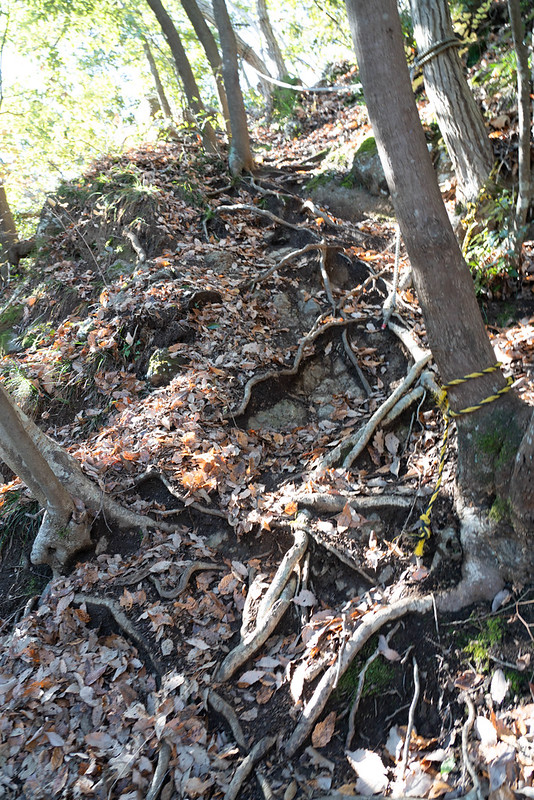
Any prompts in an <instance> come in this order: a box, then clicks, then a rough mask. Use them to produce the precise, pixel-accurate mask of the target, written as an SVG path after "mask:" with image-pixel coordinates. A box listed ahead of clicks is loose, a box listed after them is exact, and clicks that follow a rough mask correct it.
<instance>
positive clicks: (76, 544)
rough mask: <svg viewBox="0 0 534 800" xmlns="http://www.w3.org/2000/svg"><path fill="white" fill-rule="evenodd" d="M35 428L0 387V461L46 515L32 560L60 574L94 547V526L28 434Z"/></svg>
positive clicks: (80, 504) (79, 502)
mask: <svg viewBox="0 0 534 800" xmlns="http://www.w3.org/2000/svg"><path fill="white" fill-rule="evenodd" d="M33 427H36V426H35V425H34V423H33V422H32V421H31V420H30V419H29V418H28V417H26V415H24V414H23V412H22V411H21V410H20V409H19V408H18V406H17V405H16V404H15V402H14V401H13V400H12V399H11V397H10V396H9V395H8V393H7V392H6V391H5V389H4V388H3V387H2V386H1V385H0V457H1V458H2V461H4V463H5V464H7V466H8V467H9V468H10V469H11V470H13V472H14V473H15V474H16V475H18V476H19V478H20V479H21V480H22V481H23V482H24V483H25V484H26V486H27V487H28V489H29V490H30V492H31V493H32V495H33V496H34V497H35V499H36V500H37V501H38V503H39V504H40V505H41V506H42V508H43V509H44V511H45V515H44V517H43V521H42V523H41V527H40V529H39V532H38V534H37V537H36V540H35V544H34V548H33V551H32V559H33V560H34V561H36V562H37V563H46V564H49V565H50V566H51V567H52V568H53V569H54V570H55V571H58V570H59V569H60V568H62V567H64V566H65V564H66V562H67V561H68V559H69V556H70V554H71V553H74V552H78V551H79V550H83V549H85V548H87V547H89V546H90V545H91V535H90V531H91V523H90V521H89V518H88V515H87V513H86V511H85V506H84V504H83V502H82V501H80V500H79V499H78V498H76V497H73V496H72V495H71V493H70V492H69V491H68V490H67V489H66V488H65V486H64V485H63V484H62V483H61V481H60V480H59V479H58V478H57V476H56V475H55V474H54V472H53V470H52V469H51V467H50V465H49V463H48V460H47V458H46V456H45V454H44V453H43V450H42V449H41V448H40V447H38V446H37V445H36V444H35V441H34V439H33V438H32V436H31V435H30V432H29V431H31V429H32V428H33ZM34 556H36V557H35V558H34Z"/></svg>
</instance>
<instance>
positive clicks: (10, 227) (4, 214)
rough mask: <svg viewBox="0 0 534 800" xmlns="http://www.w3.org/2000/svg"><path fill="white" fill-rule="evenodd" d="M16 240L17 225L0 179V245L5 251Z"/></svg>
mask: <svg viewBox="0 0 534 800" xmlns="http://www.w3.org/2000/svg"><path fill="white" fill-rule="evenodd" d="M17 241H18V237H17V226H16V225H15V220H14V219H13V214H12V213H11V208H10V207H9V202H8V199H7V195H6V190H5V188H4V184H3V183H2V182H1V181H0V246H1V247H2V249H3V250H4V251H5V252H6V253H7V252H8V251H9V249H10V247H12V246H13V245H14V244H15V243H16V242H17Z"/></svg>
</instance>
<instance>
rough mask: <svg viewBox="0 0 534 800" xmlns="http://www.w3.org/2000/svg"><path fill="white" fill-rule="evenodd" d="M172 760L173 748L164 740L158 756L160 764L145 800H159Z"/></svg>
mask: <svg viewBox="0 0 534 800" xmlns="http://www.w3.org/2000/svg"><path fill="white" fill-rule="evenodd" d="M170 760H171V746H170V744H169V743H168V742H167V741H165V739H164V740H163V741H162V743H161V747H160V750H159V756H158V763H157V765H156V769H155V770H154V775H153V777H152V783H151V784H150V788H149V790H148V792H147V795H146V798H145V800H157V798H158V797H159V793H160V791H161V788H162V786H163V781H164V780H165V775H166V774H167V770H168V768H169V761H170Z"/></svg>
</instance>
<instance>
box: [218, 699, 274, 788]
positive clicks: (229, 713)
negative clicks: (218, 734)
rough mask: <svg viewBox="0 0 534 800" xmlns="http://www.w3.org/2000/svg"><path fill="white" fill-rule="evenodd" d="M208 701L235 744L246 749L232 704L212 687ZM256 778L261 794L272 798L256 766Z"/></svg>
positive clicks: (266, 782) (265, 781)
mask: <svg viewBox="0 0 534 800" xmlns="http://www.w3.org/2000/svg"><path fill="white" fill-rule="evenodd" d="M208 703H209V704H210V706H211V707H212V708H213V710H214V711H216V712H217V713H218V714H220V715H221V716H222V717H224V718H225V720H226V721H227V723H228V725H229V727H230V730H231V731H232V734H233V737H234V739H235V742H236V744H237V746H238V747H239V748H240V750H241V751H242V752H244V753H245V752H246V751H247V743H246V740H245V734H244V733H243V729H242V728H241V725H240V724H239V720H238V718H237V714H236V713H235V711H234V709H233V708H232V706H231V705H230V704H229V703H227V702H226V700H224V699H223V698H222V697H221V696H220V695H219V694H217V692H214V691H213V689H210V690H209V692H208ZM256 780H257V781H258V783H259V785H260V789H261V790H262V792H263V796H264V797H265V800H271V798H274V794H273V792H272V790H271V787H270V786H269V783H268V781H267V779H266V778H265V776H264V775H263V774H262V772H261V770H260V768H259V767H258V768H256Z"/></svg>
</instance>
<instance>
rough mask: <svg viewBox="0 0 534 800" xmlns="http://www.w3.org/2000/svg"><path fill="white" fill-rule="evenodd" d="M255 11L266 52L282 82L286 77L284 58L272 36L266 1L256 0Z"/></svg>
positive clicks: (275, 39) (274, 37)
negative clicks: (265, 44) (263, 37)
mask: <svg viewBox="0 0 534 800" xmlns="http://www.w3.org/2000/svg"><path fill="white" fill-rule="evenodd" d="M256 10H257V13H258V22H259V23H260V29H261V32H262V33H263V35H264V36H265V41H266V43H267V52H268V53H269V56H270V57H271V58H272V60H273V61H274V63H275V64H276V71H277V77H278V78H280V80H282V78H286V77H287V75H288V71H287V67H286V63H285V61H284V56H283V55H282V51H281V50H280V46H279V44H278V40H277V38H276V36H275V35H274V31H273V28H272V25H271V20H270V19H269V12H268V11H267V0H256Z"/></svg>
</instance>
